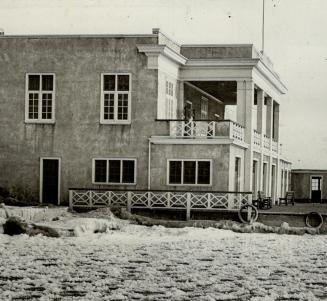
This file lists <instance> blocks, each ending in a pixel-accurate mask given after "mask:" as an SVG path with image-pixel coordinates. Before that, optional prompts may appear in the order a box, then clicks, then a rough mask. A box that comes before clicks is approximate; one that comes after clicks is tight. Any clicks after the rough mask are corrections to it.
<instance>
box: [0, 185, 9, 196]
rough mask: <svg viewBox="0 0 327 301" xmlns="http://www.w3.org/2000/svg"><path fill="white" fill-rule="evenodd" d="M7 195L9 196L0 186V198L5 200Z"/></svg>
mask: <svg viewBox="0 0 327 301" xmlns="http://www.w3.org/2000/svg"><path fill="white" fill-rule="evenodd" d="M9 195H10V194H9V191H8V190H7V189H6V188H3V187H1V186H0V196H1V197H3V198H6V197H8V196H9Z"/></svg>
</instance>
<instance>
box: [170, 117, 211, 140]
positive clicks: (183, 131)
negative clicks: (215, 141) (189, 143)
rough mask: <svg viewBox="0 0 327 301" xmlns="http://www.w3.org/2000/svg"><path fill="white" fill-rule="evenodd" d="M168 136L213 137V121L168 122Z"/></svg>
mask: <svg viewBox="0 0 327 301" xmlns="http://www.w3.org/2000/svg"><path fill="white" fill-rule="evenodd" d="M169 125H170V136H172V137H183V138H188V137H189V138H201V137H203V138H207V137H214V136H215V129H216V126H215V125H216V122H215V121H193V120H186V121H183V120H181V121H170V124H169Z"/></svg>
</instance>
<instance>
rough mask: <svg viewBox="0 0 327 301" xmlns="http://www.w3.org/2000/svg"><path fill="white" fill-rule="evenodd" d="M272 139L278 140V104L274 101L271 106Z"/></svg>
mask: <svg viewBox="0 0 327 301" xmlns="http://www.w3.org/2000/svg"><path fill="white" fill-rule="evenodd" d="M273 140H274V141H279V104H278V103H277V102H276V101H274V106H273Z"/></svg>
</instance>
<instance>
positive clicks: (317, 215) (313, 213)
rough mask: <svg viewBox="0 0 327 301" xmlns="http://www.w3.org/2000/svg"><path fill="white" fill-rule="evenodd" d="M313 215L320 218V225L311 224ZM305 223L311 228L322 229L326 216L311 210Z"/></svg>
mask: <svg viewBox="0 0 327 301" xmlns="http://www.w3.org/2000/svg"><path fill="white" fill-rule="evenodd" d="M312 217H318V218H319V219H320V222H319V225H318V226H312V225H311V224H310V219H311V218H312ZM305 224H306V226H307V227H309V228H316V229H320V228H321V226H322V225H323V224H324V218H323V217H322V215H321V214H320V213H319V212H315V211H312V212H310V213H309V214H308V215H307V216H306V217H305Z"/></svg>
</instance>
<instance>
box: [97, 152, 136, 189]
mask: <svg viewBox="0 0 327 301" xmlns="http://www.w3.org/2000/svg"><path fill="white" fill-rule="evenodd" d="M93 183H94V184H123V185H124V184H132V185H133V184H136V159H117V158H110V159H109V158H96V159H93Z"/></svg>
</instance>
